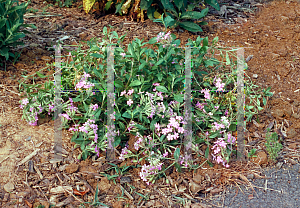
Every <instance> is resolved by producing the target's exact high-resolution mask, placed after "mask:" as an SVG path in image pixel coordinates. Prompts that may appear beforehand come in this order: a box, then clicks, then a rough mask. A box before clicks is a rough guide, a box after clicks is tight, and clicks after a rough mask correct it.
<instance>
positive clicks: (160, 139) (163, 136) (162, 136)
mask: <svg viewBox="0 0 300 208" xmlns="http://www.w3.org/2000/svg"><path fill="white" fill-rule="evenodd" d="M165 137H166V135H165V134H163V135H161V137H160V138H159V141H160V142H162V141H163V140H164V138H165Z"/></svg>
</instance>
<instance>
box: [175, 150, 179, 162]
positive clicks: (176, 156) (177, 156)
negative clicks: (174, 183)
mask: <svg viewBox="0 0 300 208" xmlns="http://www.w3.org/2000/svg"><path fill="white" fill-rule="evenodd" d="M179 156H180V149H179V148H176V150H175V152H174V158H175V160H178V159H179Z"/></svg>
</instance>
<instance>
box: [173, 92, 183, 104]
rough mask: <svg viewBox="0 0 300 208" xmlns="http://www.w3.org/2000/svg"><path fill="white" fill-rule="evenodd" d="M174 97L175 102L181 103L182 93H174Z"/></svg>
mask: <svg viewBox="0 0 300 208" xmlns="http://www.w3.org/2000/svg"><path fill="white" fill-rule="evenodd" d="M174 99H175V100H176V101H177V102H179V103H182V102H183V95H182V94H177V95H174Z"/></svg>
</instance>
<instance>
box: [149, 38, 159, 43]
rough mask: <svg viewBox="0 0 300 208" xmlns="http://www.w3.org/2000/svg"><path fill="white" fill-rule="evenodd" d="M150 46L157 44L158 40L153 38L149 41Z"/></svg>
mask: <svg viewBox="0 0 300 208" xmlns="http://www.w3.org/2000/svg"><path fill="white" fill-rule="evenodd" d="M148 43H149V44H154V43H157V38H156V37H154V38H151V39H150V40H149V41H148Z"/></svg>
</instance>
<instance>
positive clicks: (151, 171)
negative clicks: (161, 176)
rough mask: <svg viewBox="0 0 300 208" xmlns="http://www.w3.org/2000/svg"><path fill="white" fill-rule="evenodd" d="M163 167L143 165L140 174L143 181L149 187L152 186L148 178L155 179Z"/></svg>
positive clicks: (159, 165)
mask: <svg viewBox="0 0 300 208" xmlns="http://www.w3.org/2000/svg"><path fill="white" fill-rule="evenodd" d="M162 165H163V163H159V164H157V165H151V164H150V165H146V164H145V165H143V167H142V169H141V172H140V177H141V179H142V180H143V181H145V182H146V184H147V185H150V182H149V181H148V178H149V177H153V176H154V175H155V174H156V173H157V172H158V171H160V170H161V166H162Z"/></svg>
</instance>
